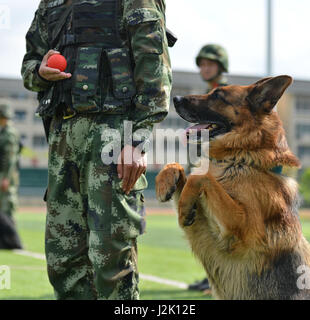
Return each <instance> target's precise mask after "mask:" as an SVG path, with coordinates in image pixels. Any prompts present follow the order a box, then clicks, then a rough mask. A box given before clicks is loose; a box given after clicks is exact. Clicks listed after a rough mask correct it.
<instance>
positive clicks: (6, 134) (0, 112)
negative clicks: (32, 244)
mask: <svg viewBox="0 0 310 320" xmlns="http://www.w3.org/2000/svg"><path fill="white" fill-rule="evenodd" d="M11 118H12V114H11V110H10V107H9V103H8V102H7V101H0V248H1V249H20V248H21V243H20V240H19V237H18V235H17V233H16V230H15V223H14V213H15V211H16V207H17V191H18V169H17V164H18V158H19V151H20V145H19V136H18V134H17V132H16V130H15V129H14V127H13V126H12V124H11V121H10V119H11Z"/></svg>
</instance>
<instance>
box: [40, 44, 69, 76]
mask: <svg viewBox="0 0 310 320" xmlns="http://www.w3.org/2000/svg"><path fill="white" fill-rule="evenodd" d="M55 53H60V52H58V51H55V50H50V51H49V52H48V53H47V54H46V55H45V56H44V57H43V60H42V62H41V65H40V68H39V75H40V76H41V77H42V78H43V79H45V80H48V81H59V80H63V79H68V78H71V76H72V75H71V73H65V72H61V71H60V70H58V69H54V68H49V67H48V66H47V60H48V58H49V57H50V56H52V55H53V54H55Z"/></svg>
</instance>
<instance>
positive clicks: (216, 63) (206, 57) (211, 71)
mask: <svg viewBox="0 0 310 320" xmlns="http://www.w3.org/2000/svg"><path fill="white" fill-rule="evenodd" d="M196 64H197V66H198V67H199V69H200V75H201V77H202V79H203V80H204V81H206V82H207V84H208V87H207V90H206V93H209V92H210V91H211V90H212V89H214V88H217V87H222V86H226V85H227V84H228V83H227V79H226V78H225V77H224V76H223V73H224V72H228V54H227V52H226V50H225V49H224V48H223V47H221V46H220V45H217V44H208V45H206V46H204V47H202V48H201V50H200V51H199V53H198V56H197V57H196Z"/></svg>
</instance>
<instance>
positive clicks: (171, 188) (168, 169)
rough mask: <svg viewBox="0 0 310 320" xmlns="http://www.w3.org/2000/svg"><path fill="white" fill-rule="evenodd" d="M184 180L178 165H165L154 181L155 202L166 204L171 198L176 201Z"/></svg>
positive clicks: (181, 169) (182, 171)
mask: <svg viewBox="0 0 310 320" xmlns="http://www.w3.org/2000/svg"><path fill="white" fill-rule="evenodd" d="M186 180H187V179H186V175H185V172H184V169H183V167H182V166H181V165H180V164H178V163H170V164H167V165H166V166H165V167H164V168H163V169H162V170H161V171H160V172H159V174H158V175H157V177H156V179H155V182H156V198H157V200H158V201H160V202H167V201H169V200H170V199H171V198H172V197H173V198H174V199H175V200H176V201H178V200H179V197H180V194H181V192H182V190H183V187H184V185H185V183H186Z"/></svg>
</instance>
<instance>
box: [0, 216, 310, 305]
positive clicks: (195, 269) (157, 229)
mask: <svg viewBox="0 0 310 320" xmlns="http://www.w3.org/2000/svg"><path fill="white" fill-rule="evenodd" d="M16 221H17V225H18V229H19V232H20V235H21V237H22V240H23V244H24V247H25V250H27V251H30V252H35V253H40V254H44V224H45V215H44V214H38V213H30V212H29V213H22V214H18V215H17V216H16ZM147 223H148V226H147V233H146V234H145V235H143V236H142V237H140V239H139V271H140V273H141V274H143V275H152V276H156V277H160V278H164V279H169V280H173V281H178V282H182V283H191V282H193V281H195V280H199V279H201V278H202V277H203V276H204V272H203V270H202V267H201V266H200V265H199V263H198V262H197V261H196V260H195V259H194V257H193V255H192V253H191V252H190V250H189V246H188V244H187V242H186V240H185V239H184V237H183V234H182V231H181V230H180V229H179V227H178V225H177V219H176V217H175V216H157V215H151V216H148V218H147ZM302 223H303V231H304V234H305V236H306V237H307V238H308V239H309V240H310V220H309V219H307V220H306V219H303V220H302ZM0 265H8V266H9V267H10V268H11V289H10V290H0V299H1V300H2V299H23V300H24V299H39V300H41V299H54V295H53V289H52V287H51V286H50V284H49V282H48V278H47V274H46V266H45V261H44V260H42V259H37V258H34V257H27V256H22V255H18V254H17V253H14V252H11V251H4V250H3V251H0ZM140 290H141V299H143V300H179V299H182V300H192V299H195V300H198V299H211V298H212V297H211V296H206V295H203V294H202V293H199V292H198V293H196V292H191V291H188V290H185V289H180V288H178V287H175V286H172V285H165V284H162V283H156V282H153V281H149V280H144V279H141V280H140Z"/></svg>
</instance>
